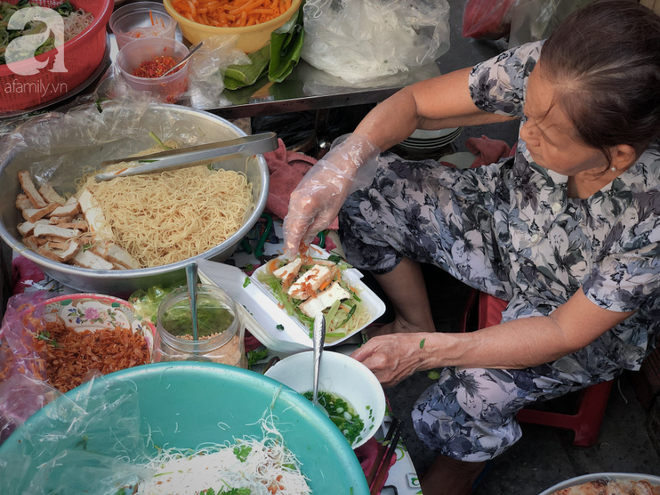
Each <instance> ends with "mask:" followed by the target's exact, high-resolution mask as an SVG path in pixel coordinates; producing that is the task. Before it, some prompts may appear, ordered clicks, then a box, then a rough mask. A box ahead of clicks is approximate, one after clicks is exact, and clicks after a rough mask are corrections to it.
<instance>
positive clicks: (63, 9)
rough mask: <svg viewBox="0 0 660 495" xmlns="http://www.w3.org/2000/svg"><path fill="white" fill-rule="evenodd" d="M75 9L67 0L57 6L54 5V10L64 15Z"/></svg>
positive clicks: (66, 15)
mask: <svg viewBox="0 0 660 495" xmlns="http://www.w3.org/2000/svg"><path fill="white" fill-rule="evenodd" d="M75 10H76V9H75V8H73V5H71V2H69V0H66V2H63V3H61V4H60V5H59V6H57V7H55V11H56V12H57V13H58V14H60V15H61V16H64V17H68V16H69V15H70V14H71V12H74V11H75Z"/></svg>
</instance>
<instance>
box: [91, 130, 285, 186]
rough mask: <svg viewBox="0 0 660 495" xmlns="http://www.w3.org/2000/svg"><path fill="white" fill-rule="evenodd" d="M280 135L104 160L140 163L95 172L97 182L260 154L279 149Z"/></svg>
mask: <svg viewBox="0 0 660 495" xmlns="http://www.w3.org/2000/svg"><path fill="white" fill-rule="evenodd" d="M277 146H278V144H277V135H276V134H275V133H274V132H264V133H261V134H254V135H252V136H245V137H240V138H236V139H230V140H228V141H218V142H215V143H209V144H202V145H199V146H190V147H188V148H180V149H175V150H167V151H159V152H158V153H153V154H151V155H143V156H132V157H126V158H117V159H115V160H107V161H105V162H102V163H101V168H104V167H107V166H109V165H117V164H118V163H127V164H128V163H138V164H139V165H137V166H134V167H133V166H127V167H126V168H122V169H119V170H115V171H112V172H105V173H100V174H97V175H96V180H97V182H101V181H104V180H111V179H114V178H116V177H128V176H131V175H142V174H153V173H157V172H163V171H165V170H176V169H179V168H186V167H194V166H196V165H206V164H209V163H213V162H217V161H222V160H232V159H234V158H241V157H249V156H253V155H261V154H263V153H267V152H268V151H273V150H276V149H277Z"/></svg>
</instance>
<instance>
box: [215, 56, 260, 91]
mask: <svg viewBox="0 0 660 495" xmlns="http://www.w3.org/2000/svg"><path fill="white" fill-rule="evenodd" d="M248 58H249V59H250V61H251V63H250V64H245V65H230V66H229V67H227V70H226V71H225V80H224V83H225V87H226V88H227V89H229V90H236V89H239V88H243V87H245V86H251V85H252V84H254V83H256V82H257V80H258V79H259V78H260V77H261V76H262V75H263V74H264V73H265V71H266V70H267V67H268V62H269V61H270V46H269V45H266V46H264V47H263V48H262V49H261V50H258V51H256V52H253V53H250V54H248Z"/></svg>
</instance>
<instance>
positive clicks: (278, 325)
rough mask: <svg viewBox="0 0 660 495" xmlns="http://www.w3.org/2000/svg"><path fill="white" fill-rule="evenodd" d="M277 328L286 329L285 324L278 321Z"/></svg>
mask: <svg viewBox="0 0 660 495" xmlns="http://www.w3.org/2000/svg"><path fill="white" fill-rule="evenodd" d="M275 328H277V329H278V330H284V325H282V324H281V323H278V324H277V326H276V327H275Z"/></svg>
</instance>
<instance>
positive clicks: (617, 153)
mask: <svg viewBox="0 0 660 495" xmlns="http://www.w3.org/2000/svg"><path fill="white" fill-rule="evenodd" d="M610 156H611V157H612V160H611V163H610V166H611V167H616V169H617V170H619V171H623V170H627V169H628V168H630V167H631V166H632V165H633V164H634V163H635V162H636V161H637V151H636V150H635V148H633V147H632V146H630V145H629V144H618V145H616V146H613V147H612V148H611V155H610Z"/></svg>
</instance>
